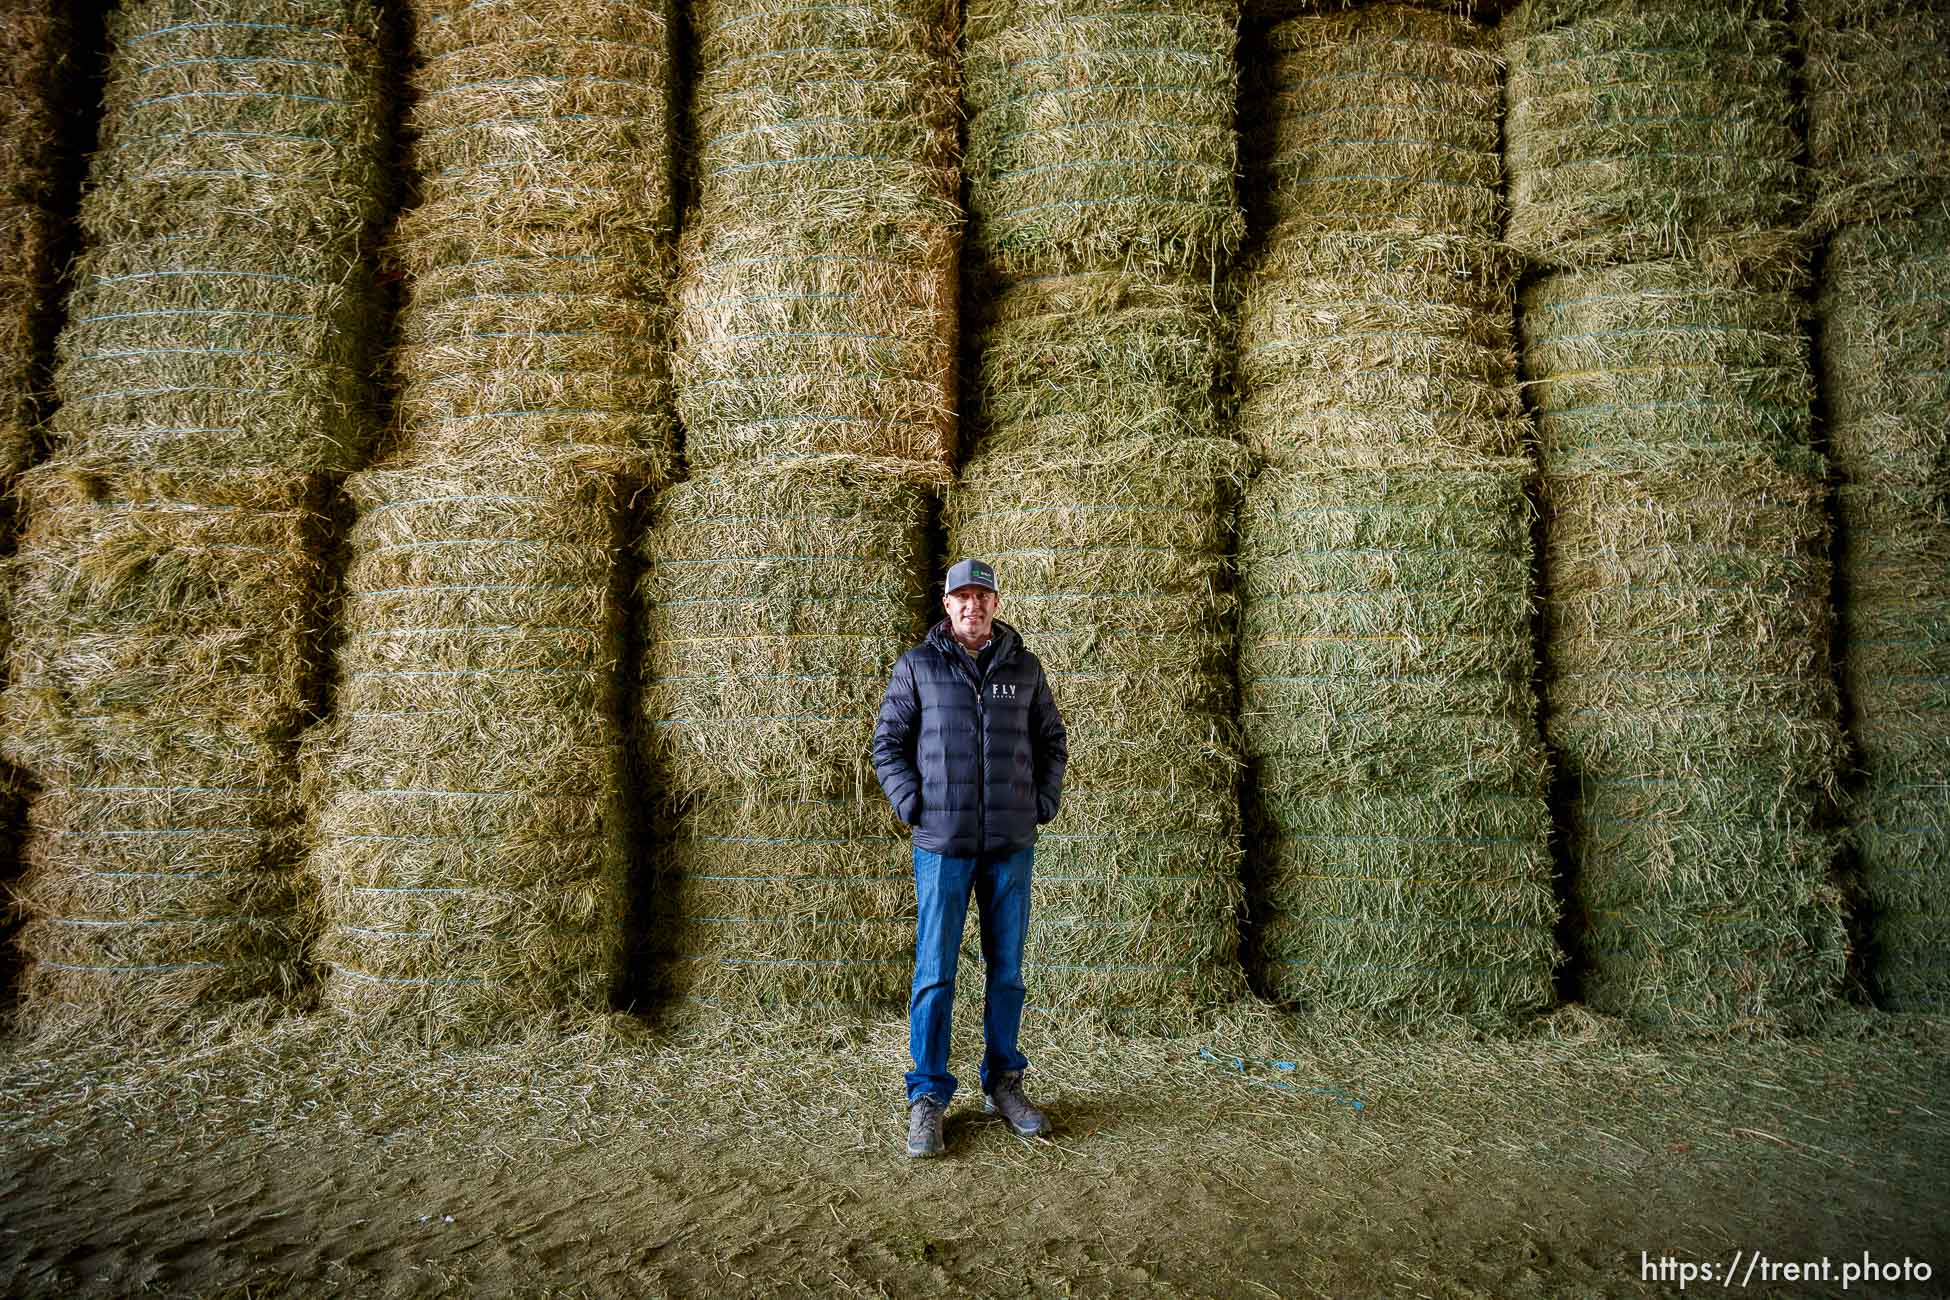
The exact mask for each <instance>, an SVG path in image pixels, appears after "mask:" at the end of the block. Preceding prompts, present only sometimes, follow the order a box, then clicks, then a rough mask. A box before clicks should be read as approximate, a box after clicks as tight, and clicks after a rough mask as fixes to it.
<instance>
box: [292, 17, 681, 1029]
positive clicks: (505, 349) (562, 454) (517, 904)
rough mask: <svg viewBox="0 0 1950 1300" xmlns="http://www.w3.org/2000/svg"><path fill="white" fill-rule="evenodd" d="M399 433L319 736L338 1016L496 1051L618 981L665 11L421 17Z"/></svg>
mask: <svg viewBox="0 0 1950 1300" xmlns="http://www.w3.org/2000/svg"><path fill="white" fill-rule="evenodd" d="M415 35H416V41H417V43H418V54H419V56H420V64H419V69H418V72H417V74H416V82H417V85H418V89H419V99H418V102H417V105H416V107H415V109H414V111H413V121H412V125H413V126H414V127H415V128H416V130H417V143H416V145H415V153H414V156H413V163H414V164H415V167H416V170H417V171H418V173H419V176H420V181H421V185H420V202H419V204H418V205H417V206H416V207H415V208H414V209H413V210H412V211H411V212H409V213H408V214H407V215H406V216H405V217H404V218H403V219H402V220H401V222H400V225H399V228H398V230H397V232H396V235H395V240H394V244H393V256H394V260H395V262H396V264H397V265H398V267H399V269H400V273H401V280H402V283H403V284H404V287H405V291H406V294H407V305H406V307H405V310H404V313H403V316H402V323H401V331H400V334H401V339H400V347H399V349H398V351H397V353H396V354H395V361H394V365H395V372H396V374H397V376H398V379H399V383H400V417H401V418H400V430H401V432H400V437H399V443H398V445H397V446H396V447H395V448H394V449H393V451H392V454H391V455H390V456H389V457H388V458H387V459H386V460H385V462H384V463H383V464H382V465H380V466H378V467H376V468H374V469H371V470H368V471H366V472H364V473H362V474H359V475H356V476H355V477H354V478H353V479H352V480H351V481H350V482H349V484H348V493H349V495H350V497H351V500H352V503H353V505H354V506H355V507H356V508H357V511H358V518H357V522H356V523H355V524H354V525H353V527H352V530H351V535H350V537H349V539H348V549H349V555H350V559H349V565H348V569H347V572H346V574H345V577H344V579H343V594H342V600H343V606H342V611H341V618H342V625H343V629H344V632H343V640H342V642H341V645H340V651H339V661H338V684H337V692H336V712H335V714H334V716H333V718H332V719H331V720H330V722H329V724H328V725H326V726H325V727H323V728H321V729H320V730H319V732H318V733H317V734H316V735H315V736H314V737H313V738H311V739H310V740H309V741H308V760H309V764H310V772H309V775H310V777H311V779H312V782H313V784H312V788H311V790H310V792H309V793H310V803H311V806H312V817H313V830H314V833H315V836H316V845H315V848H314V850H313V853H312V865H313V870H314V872H315V874H316V875H317V877H318V879H319V881H320V883H321V886H322V891H323V911H324V915H325V918H326V931H325V934H324V937H323V939H322V941H321V943H320V945H319V949H318V958H319V961H320V963H321V964H322V965H323V967H324V968H325V986H324V1000H325V1003H326V1005H327V1006H329V1007H332V1008H334V1009H336V1010H338V1011H340V1012H342V1013H345V1014H347V1015H349V1016H352V1017H354V1018H357V1019H366V1020H373V1021H383V1022H385V1023H387V1024H388V1025H389V1026H390V1027H391V1028H392V1030H393V1031H395V1032H400V1031H410V1032H417V1033H420V1034H422V1035H424V1036H428V1037H438V1038H447V1039H473V1038H479V1037H483V1036H489V1035H493V1034H498V1033H505V1032H511V1031H515V1030H517V1029H519V1028H520V1027H521V1026H523V1025H524V1024H526V1023H531V1022H533V1021H535V1020H537V1019H541V1018H547V1017H550V1016H554V1015H560V1014H567V1013H575V1012H589V1011H600V1010H602V1009H604V1008H605V1007H607V1006H608V1004H609V999H610V996H611V993H612V990H613V989H614V987H615V986H616V984H617V982H618V980H619V979H620V977H621V974H622V969H621V966H622V962H621V953H622V937H623V924H624V922H623V914H624V909H625V906H626V903H627V898H628V883H629V882H628V854H629V839H628V826H627V820H626V813H625V807H624V803H623V789H624V777H625V772H624V754H625V750H624V743H623V735H624V727H623V716H622V698H621V695H620V693H619V678H620V673H621V669H622V662H623V658H622V652H621V640H622V630H623V629H622V624H623V620H622V617H621V613H620V610H621V596H622V591H621V587H622V583H623V578H622V576H621V570H620V567H619V554H620V551H621V548H622V544H623V541H624V536H623V516H624V513H625V508H626V504H627V502H628V500H629V498H630V497H631V495H632V494H633V493H635V492H636V491H638V490H641V489H642V488H644V487H646V486H654V485H656V484H657V483H660V482H662V481H663V480H664V479H666V478H667V477H668V475H669V474H670V472H671V469H672V465H673V461H674V454H673V450H672V448H673V438H672V427H671V421H670V417H669V396H668V381H667V378H666V374H667V371H666V368H665V364H664V356H663V352H662V334H663V321H664V319H665V315H666V306H665V304H666V302H667V297H668V294H667V284H668V281H669V278H670V264H671V249H670V245H671V241H672V235H673V226H674V218H673V211H672V203H671V186H672V167H671V153H670V139H671V134H672V131H671V113H670V99H671V68H672V62H671V60H672V55H671V49H670V17H669V13H668V9H667V6H666V5H665V4H663V3H662V2H661V0H580V2H578V3H572V4H566V5H564V4H557V5H553V6H549V7H548V9H547V10H546V12H535V11H534V10H533V9H532V7H531V6H526V5H523V4H521V3H518V2H517V0H427V2H426V3H422V4H419V5H418V6H417V13H416V23H415Z"/></svg>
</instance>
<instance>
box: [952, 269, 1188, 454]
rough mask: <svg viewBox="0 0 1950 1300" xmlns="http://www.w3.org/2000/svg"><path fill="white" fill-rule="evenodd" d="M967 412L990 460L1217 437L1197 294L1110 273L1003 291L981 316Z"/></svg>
mask: <svg viewBox="0 0 1950 1300" xmlns="http://www.w3.org/2000/svg"><path fill="white" fill-rule="evenodd" d="M979 328H980V333H979V335H978V337H977V339H976V351H975V356H976V363H975V374H974V377H973V383H972V385H971V387H972V389H973V392H972V398H973V409H974V412H975V415H976V421H977V425H978V434H977V436H978V437H979V438H980V439H981V445H982V447H983V449H984V450H985V451H987V452H989V453H991V454H994V453H1000V452H1002V451H1004V450H1012V451H1024V452H1028V451H1032V450H1034V449H1036V448H1067V449H1074V450H1084V449H1088V448H1091V447H1095V446H1100V445H1102V444H1105V443H1116V442H1126V441H1128V440H1130V439H1132V438H1146V439H1152V440H1155V441H1157V442H1160V443H1169V442H1176V441H1181V440H1186V439H1214V438H1220V437H1223V436H1225V432H1224V429H1223V427H1222V425H1221V423H1220V420H1219V411H1218V405H1217V403H1216V401H1215V400H1214V394H1213V388H1214V384H1215V382H1216V381H1217V379H1218V376H1219V372H1220V362H1221V344H1220V338H1219V333H1220V330H1219V317H1218V311H1217V309H1216V307H1215V306H1214V303H1213V300H1212V294H1211V292H1210V290H1209V288H1208V287H1207V286H1205V285H1203V284H1188V283H1178V282H1168V281H1159V280H1144V279H1139V278H1137V277H1135V276H1130V275H1125V274H1123V273H1121V272H1115V271H1098V272H1092V273H1089V274H1086V275H1060V276H1042V277H1036V278H1032V279H1027V280H1019V281H1014V282H1011V283H1008V284H1006V285H1004V286H1003V287H1002V288H1000V290H999V291H998V292H996V293H995V295H994V296H993V297H992V298H991V299H990V300H989V301H987V302H985V303H984V304H983V309H982V323H981V325H980V327H979Z"/></svg>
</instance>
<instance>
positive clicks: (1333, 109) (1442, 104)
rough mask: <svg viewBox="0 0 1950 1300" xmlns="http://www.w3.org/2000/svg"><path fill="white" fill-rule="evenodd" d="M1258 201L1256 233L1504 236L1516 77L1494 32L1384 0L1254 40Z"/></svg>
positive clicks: (1250, 88)
mask: <svg viewBox="0 0 1950 1300" xmlns="http://www.w3.org/2000/svg"><path fill="white" fill-rule="evenodd" d="M1247 67H1248V72H1247V75H1246V90H1245V95H1246V103H1247V104H1248V105H1249V106H1250V111H1249V113H1248V122H1249V125H1248V126H1247V127H1246V131H1245V135H1246V139H1245V146H1246V150H1247V173H1246V174H1247V195H1246V202H1247V207H1248V211H1249V213H1250V214H1251V217H1252V221H1253V226H1254V229H1255V230H1256V231H1273V232H1277V233H1278V234H1279V235H1283V236H1284V235H1293V234H1298V233H1303V232H1304V233H1321V232H1325V231H1338V232H1347V231H1354V230H1361V231H1368V232H1374V233H1382V232H1385V233H1388V234H1393V235H1398V236H1401V237H1404V238H1417V237H1427V236H1437V235H1452V236H1456V237H1459V238H1463V239H1468V240H1472V241H1476V242H1479V243H1481V242H1488V241H1493V240H1495V239H1496V238H1498V236H1499V235H1500V234H1501V233H1502V187H1503V152H1502V137H1501V133H1500V131H1499V129H1498V125H1499V117H1500V115H1501V112H1502V90H1503V77H1502V67H1501V61H1500V59H1499V57H1498V55H1497V51H1496V48H1495V44H1494V37H1493V36H1492V34H1491V33H1490V31H1489V29H1487V28H1485V27H1482V26H1480V25H1478V24H1476V23H1473V22H1470V21H1469V20H1467V19H1465V18H1461V17H1457V16H1455V15H1454V14H1449V13H1437V12H1431V11H1429V10H1427V9H1416V8H1411V7H1408V6H1403V5H1390V4H1380V5H1372V6H1368V7H1364V8H1359V9H1354V10H1352V11H1349V12H1344V13H1316V14H1311V15H1308V16H1305V17H1297V18H1292V19H1289V20H1287V21H1285V22H1282V23H1280V24H1278V25H1277V26H1274V27H1273V28H1271V29H1270V30H1269V31H1267V32H1266V33H1264V35H1263V36H1261V37H1260V38H1259V39H1257V40H1255V41H1252V42H1251V43H1250V44H1249V46H1248V54H1247Z"/></svg>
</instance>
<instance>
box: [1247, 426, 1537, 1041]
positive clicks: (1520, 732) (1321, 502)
mask: <svg viewBox="0 0 1950 1300" xmlns="http://www.w3.org/2000/svg"><path fill="white" fill-rule="evenodd" d="M1528 476H1529V467H1528V465H1527V464H1525V463H1524V462H1521V461H1506V462H1503V463H1502V464H1499V465H1495V466H1493V467H1486V468H1482V469H1476V470H1451V469H1423V470H1416V469H1347V468H1336V469H1326V468H1323V469H1319V470H1310V471H1292V472H1284V471H1269V472H1266V473H1263V474H1261V475H1260V476H1259V477H1258V478H1257V479H1256V480H1255V481H1254V483H1253V486H1252V489H1251V491H1249V492H1248V493H1247V495H1246V498H1245V502H1244V504H1243V506H1242V508H1241V511H1240V539H1239V568H1240V585H1241V598H1242V601H1243V606H1244V607H1243V613H1242V616H1241V627H1240V647H1239V683H1240V725H1241V728H1242V730H1243V732H1244V735H1245V743H1246V752H1247V754H1248V755H1249V757H1250V760H1251V763H1252V776H1251V777H1250V778H1249V782H1248V789H1249V791H1250V792H1251V793H1250V806H1251V820H1252V823H1253V827H1254V830H1253V836H1254V841H1255V843H1256V844H1258V845H1261V846H1262V849H1261V852H1260V853H1259V854H1258V855H1257V857H1256V858H1255V860H1254V863H1253V870H1252V871H1251V873H1250V875H1249V881H1248V889H1249V897H1250V901H1251V905H1252V909H1253V914H1254V930H1253V936H1252V938H1253V944H1252V947H1253V956H1252V971H1253V974H1254V975H1255V977H1256V979H1257V981H1258V983H1259V985H1260V987H1261V988H1263V989H1264V990H1265V991H1266V992H1267V993H1268V994H1269V995H1270V996H1272V997H1274V998H1275V999H1277V1000H1279V1001H1282V1002H1294V1003H1301V1004H1307V1005H1312V1006H1315V1007H1327V1006H1332V1007H1337V1008H1359V1009H1362V1010H1366V1011H1370V1012H1375V1013H1379V1014H1384V1015H1388V1016H1390V1017H1394V1018H1400V1019H1407V1020H1414V1019H1420V1018H1424V1017H1427V1016H1430V1015H1440V1014H1448V1013H1462V1014H1467V1015H1472V1016H1477V1017H1484V1018H1497V1017H1503V1016H1510V1015H1514V1014H1519V1013H1522V1012H1525V1011H1530V1010H1535V1009H1537V1008H1539V1007H1543V1006H1546V1005H1548V1004H1549V1003H1550V1002H1551V1000H1552V997H1553V988H1552V983H1551V971H1552V967H1553V966H1554V964H1555V962H1556V957H1557V953H1556V946H1555V943H1554V941H1553V938H1552V926H1553V923H1554V921H1555V918H1556V904H1555V902H1554V900H1553V898H1552V895H1551V885H1550V881H1551V863H1550V853H1549V847H1548V832H1549V815H1548V811H1547V809H1546V806H1545V802H1544V783H1545V777H1546V764H1545V761H1544V755H1543V749H1542V745H1541V743H1540V741H1539V738H1538V736H1537V732H1536V724H1535V722H1534V721H1533V718H1534V706H1535V699H1534V697H1533V695H1532V692H1531V686H1530V679H1531V675H1532V672H1533V670H1534V666H1535V656H1534V654H1533V652H1532V648H1531V640H1530V597H1531V575H1530V564H1531V543H1530V529H1531V511H1530V505H1529V502H1528V499H1527V498H1526V496H1525V485H1526V482H1527V480H1528Z"/></svg>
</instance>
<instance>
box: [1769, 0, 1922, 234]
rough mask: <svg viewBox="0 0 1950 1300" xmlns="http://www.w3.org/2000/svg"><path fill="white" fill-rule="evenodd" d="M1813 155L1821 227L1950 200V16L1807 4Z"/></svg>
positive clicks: (1879, 1)
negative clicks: (1947, 198)
mask: <svg viewBox="0 0 1950 1300" xmlns="http://www.w3.org/2000/svg"><path fill="white" fill-rule="evenodd" d="M1800 21H1801V25H1802V32H1803V37H1804V39H1805V41H1806V43H1807V62H1806V64H1805V74H1804V75H1805V76H1806V78H1807V98H1808V110H1807V111H1808V155H1809V160H1810V162H1811V164H1812V166H1813V171H1814V186H1815V211H1814V219H1815V222H1816V224H1817V225H1818V226H1820V227H1822V228H1833V227H1835V226H1837V225H1840V224H1841V223H1842V222H1845V221H1872V220H1883V219H1887V218H1890V217H1894V216H1899V215H1901V214H1903V213H1905V212H1907V211H1910V210H1913V209H1915V208H1918V207H1921V206H1924V205H1925V204H1928V203H1930V202H1932V201H1941V200H1942V199H1944V198H1946V197H1950V12H1946V11H1945V9H1944V8H1943V6H1942V5H1941V4H1938V3H1934V0H1920V2H1919V0H1805V3H1803V4H1802V5H1801V6H1800Z"/></svg>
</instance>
